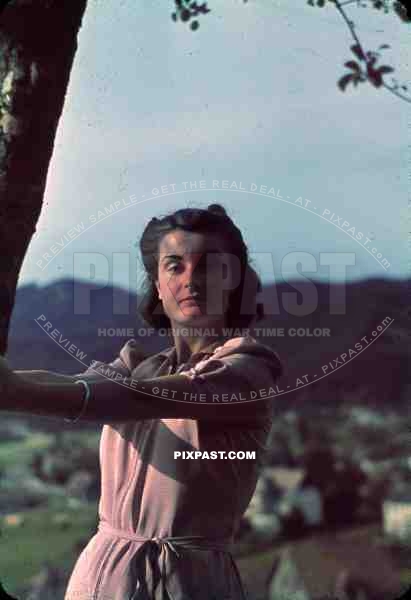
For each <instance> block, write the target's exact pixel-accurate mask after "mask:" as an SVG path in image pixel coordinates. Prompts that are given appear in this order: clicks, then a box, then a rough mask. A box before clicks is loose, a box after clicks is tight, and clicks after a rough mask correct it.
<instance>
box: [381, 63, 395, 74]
mask: <svg viewBox="0 0 411 600" xmlns="http://www.w3.org/2000/svg"><path fill="white" fill-rule="evenodd" d="M393 71H394V69H393V67H389V66H388V65H383V66H382V67H380V68H379V69H378V72H379V73H381V75H385V74H386V73H392V72H393Z"/></svg>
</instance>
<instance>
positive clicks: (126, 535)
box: [98, 521, 248, 600]
mask: <svg viewBox="0 0 411 600" xmlns="http://www.w3.org/2000/svg"><path fill="white" fill-rule="evenodd" d="M98 530H99V531H101V532H104V533H107V534H109V535H112V536H115V537H119V538H123V539H126V540H130V541H133V542H143V544H142V545H141V546H140V548H139V549H138V551H137V554H136V555H135V557H134V559H135V560H136V566H137V580H138V582H139V585H140V587H139V588H138V589H139V592H140V591H141V592H140V594H139V595H138V600H160V599H161V600H163V598H165V595H164V592H167V588H166V551H167V550H169V551H170V550H171V551H172V552H173V553H174V554H175V555H176V556H177V558H180V556H181V555H180V553H179V552H178V550H177V547H181V548H185V549H187V550H218V551H220V552H224V553H225V554H227V555H228V556H229V559H230V562H231V564H232V566H233V569H234V573H235V576H236V579H237V581H238V584H239V587H240V590H241V595H242V598H243V600H248V596H247V594H246V592H245V590H244V588H243V585H242V582H241V577H240V573H239V571H238V568H237V565H236V563H235V561H234V558H233V555H232V554H231V546H232V540H231V539H229V538H219V539H218V538H208V537H205V536H173V537H163V538H160V537H152V538H149V537H145V536H141V535H136V534H133V533H130V532H128V531H124V530H123V529H117V528H116V527H113V526H112V525H110V523H108V522H107V521H99V524H98ZM163 549H164V552H163V559H162V563H161V570H159V565H158V557H159V555H160V553H161V551H162V550H163ZM146 557H148V560H149V563H150V566H151V568H152V573H153V579H152V581H153V585H152V590H151V593H150V592H149V590H148V586H147V581H146V577H145V560H146ZM139 567H143V568H139ZM159 582H161V585H162V592H163V594H162V595H161V596H158V595H157V593H156V592H157V591H158V590H159V587H158V584H159ZM167 593H168V592H167ZM133 598H136V600H137V597H134V596H133ZM170 598H171V596H170ZM193 600H194V599H193Z"/></svg>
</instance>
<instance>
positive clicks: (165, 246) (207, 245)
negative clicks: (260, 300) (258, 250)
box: [156, 229, 240, 327]
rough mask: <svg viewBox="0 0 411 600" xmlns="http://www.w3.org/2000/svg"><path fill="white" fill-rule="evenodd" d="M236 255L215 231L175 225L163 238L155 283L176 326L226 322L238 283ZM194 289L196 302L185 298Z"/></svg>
mask: <svg viewBox="0 0 411 600" xmlns="http://www.w3.org/2000/svg"><path fill="white" fill-rule="evenodd" d="M235 259H236V257H235V256H234V257H233V256H231V255H230V254H229V253H227V252H225V250H224V246H223V241H222V239H221V237H220V236H218V235H216V234H209V233H207V234H203V233H193V232H188V231H184V230H181V229H175V230H174V231H172V232H170V233H168V234H167V235H165V236H164V237H163V238H162V240H161V243H160V248H159V261H158V278H157V280H156V287H157V291H158V294H159V298H160V300H162V304H163V309H164V312H165V313H166V315H167V316H168V318H169V319H170V321H171V324H172V326H173V327H174V326H175V325H179V324H180V325H184V326H188V325H190V326H193V327H194V326H196V327H197V326H199V325H202V326H205V327H207V326H208V325H212V324H217V325H224V323H225V320H224V319H225V313H226V311H227V308H228V302H229V295H230V291H231V290H232V289H233V287H232V286H233V285H234V284H237V285H238V283H239V281H235V278H234V273H233V267H234V266H235V265H236V260H235ZM238 262H239V261H238ZM239 270H240V269H239V265H238V268H237V269H236V271H238V272H239ZM237 275H238V276H237V279H239V273H238V274H237ZM189 283H191V284H192V288H191V289H190V288H188V287H187V286H188V284H189ZM194 291H197V292H198V293H199V295H198V296H196V298H195V302H191V303H189V302H182V300H183V299H184V298H186V297H187V296H190V295H191V293H192V292H194Z"/></svg>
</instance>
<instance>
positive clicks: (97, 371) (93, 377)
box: [73, 338, 145, 383]
mask: <svg viewBox="0 0 411 600" xmlns="http://www.w3.org/2000/svg"><path fill="white" fill-rule="evenodd" d="M133 341H134V338H131V339H130V340H128V341H127V342H126V344H124V346H123V347H122V348H121V350H120V353H119V356H118V357H117V358H115V359H114V360H113V361H112V362H110V363H105V362H102V361H101V360H93V361H92V363H91V365H90V366H89V367H88V368H87V369H86V370H85V371H84V373H76V374H75V375H73V377H75V378H78V379H85V380H86V381H89V382H90V383H92V382H93V381H101V380H103V379H107V376H108V374H109V373H110V371H112V372H113V373H118V374H119V375H122V376H123V377H130V375H131V373H132V371H133V369H134V368H135V367H136V366H137V365H138V364H139V363H140V362H141V361H142V360H144V358H145V357H144V356H142V355H141V352H139V351H136V349H135V347H134V346H133Z"/></svg>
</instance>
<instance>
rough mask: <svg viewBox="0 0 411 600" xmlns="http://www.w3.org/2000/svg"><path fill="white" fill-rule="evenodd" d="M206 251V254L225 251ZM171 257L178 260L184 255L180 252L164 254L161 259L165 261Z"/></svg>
mask: <svg viewBox="0 0 411 600" xmlns="http://www.w3.org/2000/svg"><path fill="white" fill-rule="evenodd" d="M205 253H206V254H223V252H221V251H220V250H206V251H205ZM193 254H197V253H193ZM203 254H204V253H203ZM169 258H176V259H177V260H180V259H182V258H183V257H182V256H180V255H179V254H167V255H166V256H163V258H162V259H161V261H160V262H164V261H165V260H167V259H169Z"/></svg>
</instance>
